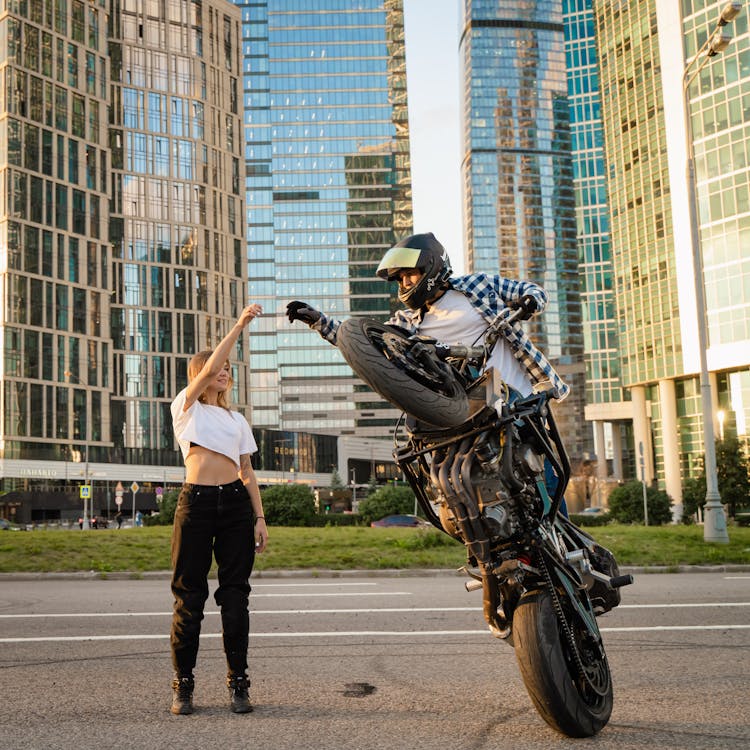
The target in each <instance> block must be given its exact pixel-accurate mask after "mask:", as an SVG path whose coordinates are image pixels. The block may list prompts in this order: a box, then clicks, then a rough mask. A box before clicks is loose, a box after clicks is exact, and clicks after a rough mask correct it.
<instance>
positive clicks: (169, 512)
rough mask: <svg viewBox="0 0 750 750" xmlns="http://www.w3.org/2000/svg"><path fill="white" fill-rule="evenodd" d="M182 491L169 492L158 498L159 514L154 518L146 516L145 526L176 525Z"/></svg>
mask: <svg viewBox="0 0 750 750" xmlns="http://www.w3.org/2000/svg"><path fill="white" fill-rule="evenodd" d="M180 492H181V490H169V491H168V492H165V493H164V494H163V495H162V496H161V497H160V498H157V504H158V505H159V512H158V513H156V514H154V515H153V516H144V517H143V525H144V526H171V525H172V524H173V523H174V513H175V511H176V510H177V499H178V498H179V497H180Z"/></svg>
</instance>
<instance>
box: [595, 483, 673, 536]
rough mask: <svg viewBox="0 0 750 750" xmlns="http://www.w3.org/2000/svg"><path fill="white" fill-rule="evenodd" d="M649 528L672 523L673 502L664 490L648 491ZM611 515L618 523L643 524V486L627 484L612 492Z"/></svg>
mask: <svg viewBox="0 0 750 750" xmlns="http://www.w3.org/2000/svg"><path fill="white" fill-rule="evenodd" d="M646 504H647V506H648V523H649V526H661V525H662V524H664V523H670V522H671V521H672V500H671V498H670V497H669V495H667V493H666V492H664V490H660V489H657V488H655V487H648V488H647V489H646ZM609 513H610V515H611V517H612V518H613V519H614V520H615V521H616V522H617V523H643V520H644V519H643V485H642V484H641V483H640V482H638V481H632V482H627V483H626V484H623V485H620V486H619V487H616V488H615V489H614V490H612V493H611V494H610V496H609Z"/></svg>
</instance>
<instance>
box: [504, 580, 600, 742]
mask: <svg viewBox="0 0 750 750" xmlns="http://www.w3.org/2000/svg"><path fill="white" fill-rule="evenodd" d="M562 601H563V606H564V602H565V600H564V599H563V600H562ZM565 609H568V610H569V611H566V612H565V617H566V620H567V622H568V626H569V629H570V631H571V634H572V639H573V641H574V642H575V648H574V647H573V645H572V644H571V642H570V638H569V637H568V634H567V633H566V632H565V629H564V628H563V626H562V624H561V623H560V620H559V618H558V617H557V615H556V614H555V607H554V604H553V601H552V596H551V594H550V592H549V591H546V590H544V591H542V590H539V591H534V592H531V593H530V594H527V595H526V596H524V597H523V598H522V599H521V602H520V603H519V605H518V607H517V609H516V611H515V614H514V616H513V643H514V646H515V650H516V658H517V659H518V665H519V667H520V670H521V676H522V678H523V681H524V684H525V685H526V689H527V690H528V692H529V696H530V697H531V700H532V701H533V703H534V705H535V707H536V709H537V711H539V713H540V715H541V717H542V718H543V719H544V720H545V721H546V722H547V724H549V725H550V726H551V727H552V728H553V729H556V730H557V731H558V732H561V733H562V734H566V735H568V736H569V737H591V736H593V735H595V734H596V733H597V732H599V731H600V730H601V729H602V727H603V726H604V725H605V724H606V723H607V722H608V721H609V717H610V714H611V713H612V676H611V674H610V671H609V664H608V663H607V657H606V655H605V654H604V652H603V650H601V649H600V646H599V644H598V643H597V642H596V641H595V639H594V638H593V637H592V636H591V634H590V633H589V631H588V629H587V628H586V626H585V624H584V623H583V622H582V621H581V619H580V616H579V615H578V614H577V613H576V612H575V611H574V610H573V609H572V607H570V608H567V607H565Z"/></svg>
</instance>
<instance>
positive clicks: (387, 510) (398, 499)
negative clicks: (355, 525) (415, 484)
mask: <svg viewBox="0 0 750 750" xmlns="http://www.w3.org/2000/svg"><path fill="white" fill-rule="evenodd" d="M414 503H415V498H414V493H413V492H412V491H411V488H410V487H407V486H405V485H392V484H389V485H387V486H386V487H381V488H380V489H379V490H377V491H376V492H373V493H372V495H370V496H368V497H367V498H366V499H365V500H363V501H362V502H361V503H360V504H359V515H360V516H361V517H362V520H363V521H364V522H365V523H366V524H367V525H369V524H370V523H372V521H377V520H378V519H379V518H383V517H384V516H390V515H394V514H396V513H413V512H414Z"/></svg>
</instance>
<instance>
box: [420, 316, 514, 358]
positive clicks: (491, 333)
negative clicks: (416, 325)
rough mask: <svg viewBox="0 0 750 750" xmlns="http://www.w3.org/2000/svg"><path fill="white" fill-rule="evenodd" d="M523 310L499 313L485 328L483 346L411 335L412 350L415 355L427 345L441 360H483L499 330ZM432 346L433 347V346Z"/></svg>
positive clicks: (493, 343) (487, 354) (509, 323)
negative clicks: (448, 342) (450, 342)
mask: <svg viewBox="0 0 750 750" xmlns="http://www.w3.org/2000/svg"><path fill="white" fill-rule="evenodd" d="M523 313H524V310H523V308H521V307H517V308H515V309H513V310H512V311H511V312H510V314H508V315H503V314H502V313H500V314H499V315H498V316H497V317H496V318H495V319H494V320H493V321H492V323H490V325H489V327H488V328H487V332H486V334H485V338H484V345H483V346H466V345H464V344H445V343H443V342H442V341H438V340H437V339H434V338H430V337H428V336H420V335H416V336H411V337H410V341H411V342H412V352H413V353H414V354H416V355H417V356H418V355H419V353H420V350H423V351H424V350H426V348H427V347H429V349H430V350H431V351H434V353H435V354H436V355H437V357H438V359H440V360H442V361H443V362H444V361H445V360H447V359H461V360H472V359H474V360H485V359H486V358H487V357H488V356H489V353H490V352H491V351H492V349H493V347H494V346H495V343H496V342H497V338H498V336H499V335H500V330H501V329H502V328H503V327H505V326H509V325H511V324H512V323H514V322H515V321H516V320H518V319H519V318H521V317H522V316H523ZM433 347H434V348H433Z"/></svg>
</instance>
